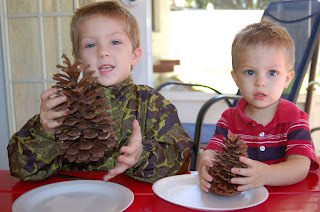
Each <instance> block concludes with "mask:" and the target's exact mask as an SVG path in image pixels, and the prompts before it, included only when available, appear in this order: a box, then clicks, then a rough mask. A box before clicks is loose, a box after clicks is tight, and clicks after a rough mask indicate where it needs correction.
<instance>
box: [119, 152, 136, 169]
mask: <svg viewBox="0 0 320 212" xmlns="http://www.w3.org/2000/svg"><path fill="white" fill-rule="evenodd" d="M118 161H119V162H120V163H123V164H126V165H127V166H128V168H129V167H132V166H134V165H135V162H136V161H135V159H134V157H133V156H131V155H120V156H119V157H118Z"/></svg>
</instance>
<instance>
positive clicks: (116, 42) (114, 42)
mask: <svg viewBox="0 0 320 212" xmlns="http://www.w3.org/2000/svg"><path fill="white" fill-rule="evenodd" d="M111 44H112V45H119V44H120V41H117V40H114V41H111Z"/></svg>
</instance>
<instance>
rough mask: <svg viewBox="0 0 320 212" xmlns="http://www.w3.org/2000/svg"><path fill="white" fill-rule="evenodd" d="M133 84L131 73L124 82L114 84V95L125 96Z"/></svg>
mask: <svg viewBox="0 0 320 212" xmlns="http://www.w3.org/2000/svg"><path fill="white" fill-rule="evenodd" d="M132 86H133V78H132V75H131V74H130V75H129V76H128V77H127V78H126V79H125V80H124V81H123V82H122V83H120V84H118V85H114V86H112V95H115V96H116V97H117V98H118V96H119V95H120V96H123V95H124V94H126V93H127V92H128V91H129V90H130V88H131V87H132Z"/></svg>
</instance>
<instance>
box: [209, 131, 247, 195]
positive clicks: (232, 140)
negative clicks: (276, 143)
mask: <svg viewBox="0 0 320 212" xmlns="http://www.w3.org/2000/svg"><path fill="white" fill-rule="evenodd" d="M223 141H224V143H225V145H226V146H223V145H219V147H220V148H221V149H222V150H223V152H220V151H217V155H216V156H215V158H216V159H217V161H218V162H217V164H216V165H214V166H213V167H212V168H209V170H208V172H209V174H210V175H211V176H212V177H213V180H212V182H211V187H210V192H211V193H213V194H217V195H220V196H234V195H236V194H239V193H241V192H240V191H238V190H237V188H238V185H236V184H232V183H231V178H234V177H241V176H240V175H237V174H233V173H231V169H232V168H233V167H237V168H246V167H247V166H246V165H245V164H244V163H242V162H240V161H239V158H240V156H245V157H248V153H247V145H246V143H245V142H244V140H243V139H241V138H240V136H238V135H235V136H234V137H233V136H230V135H228V139H226V138H224V139H223Z"/></svg>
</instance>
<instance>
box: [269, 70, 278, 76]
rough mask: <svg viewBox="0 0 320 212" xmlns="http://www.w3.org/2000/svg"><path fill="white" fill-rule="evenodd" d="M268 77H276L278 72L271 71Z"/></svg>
mask: <svg viewBox="0 0 320 212" xmlns="http://www.w3.org/2000/svg"><path fill="white" fill-rule="evenodd" d="M268 75H269V76H276V75H277V72H276V71H275V70H270V71H268Z"/></svg>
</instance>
